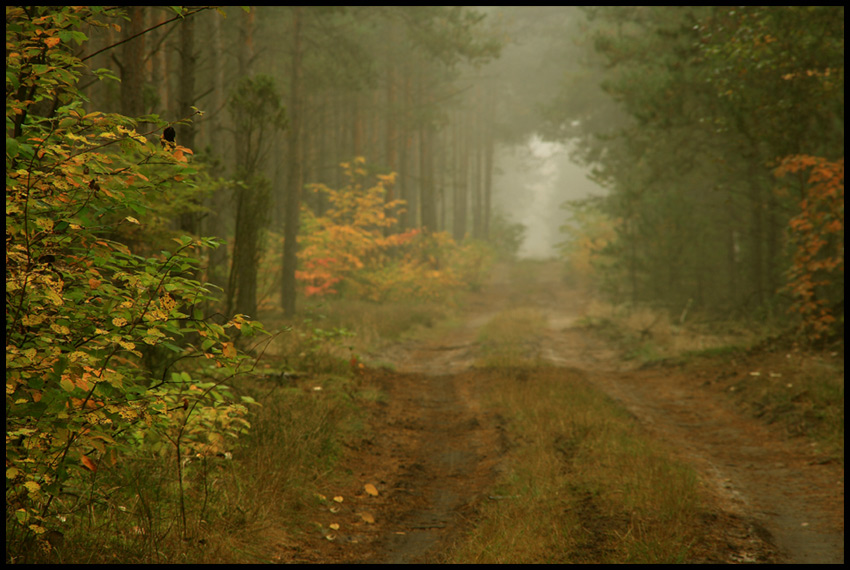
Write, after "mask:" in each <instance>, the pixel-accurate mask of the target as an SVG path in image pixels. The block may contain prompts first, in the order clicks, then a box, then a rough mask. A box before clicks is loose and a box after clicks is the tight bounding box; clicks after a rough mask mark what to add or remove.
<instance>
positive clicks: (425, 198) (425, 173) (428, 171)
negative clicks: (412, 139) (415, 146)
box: [419, 125, 437, 232]
mask: <svg viewBox="0 0 850 570" xmlns="http://www.w3.org/2000/svg"><path fill="white" fill-rule="evenodd" d="M433 139H434V132H433V127H432V126H431V125H424V126H422V127H421V128H420V129H419V157H420V158H419V164H420V169H421V171H420V173H419V177H420V179H421V186H420V191H419V209H420V213H421V215H422V229H423V230H424V231H426V232H435V231H437V204H436V196H435V194H436V192H435V190H434V155H433V149H432V146H431V145H432V143H433Z"/></svg>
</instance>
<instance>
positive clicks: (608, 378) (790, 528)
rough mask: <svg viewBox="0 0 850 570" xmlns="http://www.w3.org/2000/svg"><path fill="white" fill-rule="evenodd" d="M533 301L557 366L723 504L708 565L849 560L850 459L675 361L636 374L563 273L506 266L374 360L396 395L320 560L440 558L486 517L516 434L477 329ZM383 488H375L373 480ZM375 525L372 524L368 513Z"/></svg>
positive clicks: (362, 452) (712, 529)
mask: <svg viewBox="0 0 850 570" xmlns="http://www.w3.org/2000/svg"><path fill="white" fill-rule="evenodd" d="M517 305H519V306H524V307H534V308H537V309H539V310H540V311H541V313H542V314H544V315H546V317H547V319H548V330H547V332H546V333H545V335H544V337H543V339H542V340H541V341H540V342H539V346H537V350H538V354H539V355H540V356H542V357H543V358H544V359H546V360H548V361H550V362H551V363H553V364H555V365H558V366H563V367H567V368H570V369H573V370H575V371H576V372H579V373H581V374H582V375H583V376H585V377H586V378H587V379H588V380H589V381H590V382H592V383H593V384H594V385H596V386H597V387H598V388H599V389H600V390H602V391H604V392H605V393H607V394H608V395H609V396H610V397H611V398H613V399H615V400H617V401H618V402H620V403H621V404H622V405H623V407H625V408H626V409H627V410H629V411H630V412H631V413H632V414H633V415H634V417H635V418H636V419H637V420H638V421H639V422H640V423H641V425H643V426H644V427H645V429H646V431H647V433H648V435H649V436H651V437H653V438H656V439H658V440H660V441H662V442H663V443H665V444H666V445H667V446H668V447H669V448H670V449H672V450H674V451H675V453H676V454H677V455H678V456H679V457H680V458H681V459H682V460H683V461H685V462H687V463H689V464H691V465H693V466H694V467H695V468H696V470H697V472H698V473H699V474H700V478H701V480H702V482H703V484H704V486H705V487H706V488H707V489H708V490H709V495H710V497H711V500H712V502H713V504H711V505H709V514H708V515H707V516H708V518H709V521H708V522H709V524H708V525H707V528H708V529H709V530H707V532H708V533H710V534H712V537H711V540H712V542H714V543H715V544H717V545H718V548H717V551H716V552H715V553H713V555H712V557H711V558H710V559H707V560H704V561H711V562H792V563H798V562H801V563H819V562H827V563H829V562H832V563H837V562H843V560H844V487H843V482H844V474H843V467H841V466H839V465H836V464H834V463H824V462H823V461H821V458H820V457H819V456H818V455H817V454H815V453H814V452H813V450H812V447H811V446H810V445H808V444H807V443H806V442H805V441H803V440H802V439H796V440H789V439H788V438H787V437H786V436H784V434H781V433H779V432H778V431H777V430H775V429H771V428H769V427H768V426H765V425H763V424H761V423H759V422H758V421H755V420H752V419H749V418H746V417H743V416H741V415H740V414H739V413H738V412H736V411H735V410H733V409H732V407H731V406H730V404H729V403H728V402H727V401H725V399H724V398H723V396H722V394H718V393H717V392H716V391H712V390H711V388H710V386H708V385H707V384H710V383H707V382H705V381H704V380H701V379H695V378H693V377H688V376H687V375H685V374H683V373H681V372H679V371H677V370H675V369H650V370H634V369H633V367H634V366H633V365H629V364H627V363H625V362H624V361H623V360H622V359H620V358H619V357H618V355H617V353H616V351H615V350H613V349H612V348H611V347H610V346H609V345H607V344H606V343H604V342H602V341H601V340H599V339H597V338H594V337H593V336H592V335H589V334H588V333H587V331H586V330H583V329H580V328H576V327H575V326H574V324H575V322H576V320H577V318H578V317H579V316H580V314H581V309H582V307H581V300H580V298H578V297H577V296H576V295H575V294H573V293H571V292H569V291H568V290H566V289H565V288H564V287H563V286H562V284H561V283H560V281H559V279H558V278H557V272H556V271H553V272H551V274H550V275H548V276H547V275H543V276H541V281H540V282H539V283H538V286H537V287H536V288H535V290H534V291H530V292H529V291H524V292H522V293H521V294H518V293H517V292H516V291H514V290H512V289H511V288H510V287H509V285H508V284H507V283H506V280H505V279H504V276H503V275H502V276H500V275H499V274H497V275H496V277H495V281H494V283H493V285H492V286H491V287H490V288H489V289H488V290H487V291H486V292H485V293H484V294H482V295H481V296H480V298H479V299H478V300H477V301H476V305H474V306H473V307H471V310H470V312H469V317H468V318H467V319H466V321H465V322H464V324H463V325H461V326H459V327H457V328H456V329H454V330H453V331H451V332H450V333H447V334H446V335H444V336H443V337H442V338H439V339H437V340H434V341H431V342H408V343H401V344H397V345H395V346H392V347H390V348H388V349H387V350H385V351H383V352H382V353H381V354H380V355H375V357H376V359H377V360H381V361H384V362H386V361H390V362H393V363H394V365H395V367H396V370H395V371H394V372H389V371H386V370H370V371H369V372H367V374H368V375H369V380H371V381H372V382H374V383H377V384H378V385H380V387H381V388H382V390H383V391H384V392H385V393H386V395H387V399H386V401H385V402H383V403H375V404H374V408H375V409H374V410H373V411H374V413H373V421H372V425H371V429H370V430H369V431H368V434H369V435H368V437H366V438H365V439H364V440H363V441H362V442H360V444H359V445H358V446H357V449H356V450H354V453H352V455H351V459H350V460H349V461H348V463H347V464H346V467H347V468H348V469H350V470H351V472H352V474H353V475H354V479H355V480H356V481H357V483H356V488H352V489H349V490H348V494H349V496H351V497H352V500H350V501H349V502H348V503H347V504H346V509H348V514H349V518H348V523H347V524H346V525H343V529H344V530H343V531H341V532H339V533H337V534H336V535H335V536H334V537H333V540H328V541H322V540H318V541H317V542H316V543H315V544H314V546H315V547H316V548H317V549H318V550H319V551H321V552H322V554H318V553H317V557H316V558H313V557H311V559H312V560H313V561H335V562H378V563H406V562H439V561H440V560H441V554H442V553H443V552H445V547H446V546H447V545H448V544H449V543H450V542H451V541H452V540H454V539H456V537H457V536H458V534H459V533H462V532H463V530H464V528H469V527H470V526H471V525H474V522H475V505H476V504H478V503H479V502H480V501H482V500H494V499H498V498H493V497H489V496H488V495H487V493H488V490H489V489H490V488H491V484H492V483H493V481H495V479H496V476H497V474H498V472H499V469H500V457H501V455H502V454H503V453H504V451H505V449H506V446H507V441H506V439H505V434H504V432H503V430H502V429H501V425H500V418H499V417H497V416H494V415H491V414H488V413H487V412H485V411H482V410H483V408H482V406H481V405H480V402H481V401H482V397H483V395H484V394H485V391H486V389H487V385H486V375H485V374H482V373H480V372H476V371H475V369H474V368H473V366H472V365H473V364H474V362H475V358H476V348H477V347H476V343H475V341H476V335H477V332H478V330H479V328H480V327H481V326H483V325H484V324H485V323H487V322H488V321H489V319H490V318H491V317H492V316H493V315H495V314H497V313H498V312H499V311H502V310H505V309H506V308H509V307H511V306H517ZM367 482H368V483H371V484H374V485H375V486H376V488H377V490H378V492H379V494H378V495H377V496H369V495H367V494H366V493H364V492H363V489H362V485H363V484H364V483H367ZM364 511H365V512H368V514H369V515H370V517H371V518H374V522H369V523H367V522H363V520H362V516H361V517H360V518H358V515H360V514H361V513H362V512H364Z"/></svg>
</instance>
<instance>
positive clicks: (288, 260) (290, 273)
mask: <svg viewBox="0 0 850 570" xmlns="http://www.w3.org/2000/svg"><path fill="white" fill-rule="evenodd" d="M302 10H303V8H302V7H295V8H293V9H292V35H291V38H292V70H291V77H290V92H289V109H287V111H288V115H289V156H288V157H287V163H288V166H289V167H288V170H289V178H288V181H287V188H286V212H285V219H284V229H283V236H284V239H283V275H282V279H281V281H282V284H281V305H282V306H283V312H284V314H285V315H287V316H292V315H294V314H295V297H296V283H295V270H296V268H297V266H298V255H297V254H298V224H299V217H300V213H301V212H300V204H301V185H302V180H301V178H302V172H301V152H302V150H301V97H302V95H301V90H302V88H303V86H302V85H301V60H302V55H303V54H302V49H303V47H302V42H301V40H302V38H301V32H302V27H303V21H302V20H303V12H302Z"/></svg>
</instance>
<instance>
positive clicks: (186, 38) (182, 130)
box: [177, 18, 200, 235]
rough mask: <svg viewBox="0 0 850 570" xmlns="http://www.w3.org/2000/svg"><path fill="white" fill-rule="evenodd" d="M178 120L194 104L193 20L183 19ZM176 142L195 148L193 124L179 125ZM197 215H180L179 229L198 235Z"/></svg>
mask: <svg viewBox="0 0 850 570" xmlns="http://www.w3.org/2000/svg"><path fill="white" fill-rule="evenodd" d="M180 31H181V35H180V87H179V89H180V94H179V98H180V102H179V107H180V108H179V117H178V118H180V119H183V118H186V117H189V116H191V115H192V106H193V105H194V104H195V62H196V61H197V57H196V56H195V18H185V19H184V20H183V22H182V23H181V24H180ZM177 142H178V143H179V144H181V145H183V146H185V147H188V148H194V147H195V126H194V123H189V124H187V125H179V126H178V129H177ZM199 223H200V220H199V219H198V215H197V214H196V213H195V212H184V213H183V214H181V215H180V229H181V230H182V231H184V232H188V233H190V234H193V235H197V234H199V233H200V231H199V229H200V228H199Z"/></svg>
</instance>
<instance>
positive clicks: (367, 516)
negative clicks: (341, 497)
mask: <svg viewBox="0 0 850 570" xmlns="http://www.w3.org/2000/svg"><path fill="white" fill-rule="evenodd" d="M359 515H360V518H361V519H363V521H364V522H366V523H368V524H375V517H374V516H372V513H366V512H363V513H359Z"/></svg>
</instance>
